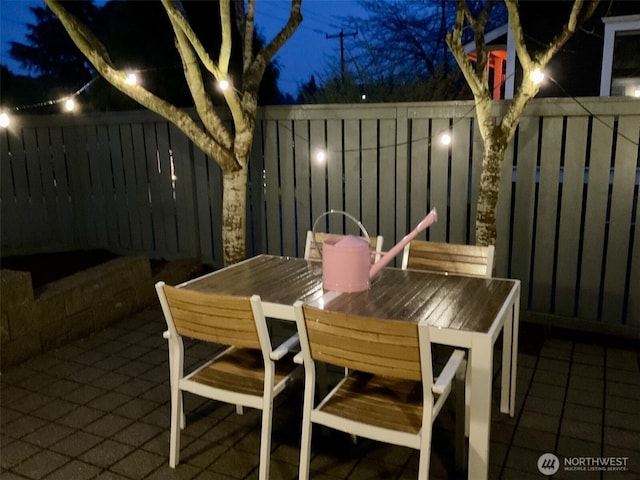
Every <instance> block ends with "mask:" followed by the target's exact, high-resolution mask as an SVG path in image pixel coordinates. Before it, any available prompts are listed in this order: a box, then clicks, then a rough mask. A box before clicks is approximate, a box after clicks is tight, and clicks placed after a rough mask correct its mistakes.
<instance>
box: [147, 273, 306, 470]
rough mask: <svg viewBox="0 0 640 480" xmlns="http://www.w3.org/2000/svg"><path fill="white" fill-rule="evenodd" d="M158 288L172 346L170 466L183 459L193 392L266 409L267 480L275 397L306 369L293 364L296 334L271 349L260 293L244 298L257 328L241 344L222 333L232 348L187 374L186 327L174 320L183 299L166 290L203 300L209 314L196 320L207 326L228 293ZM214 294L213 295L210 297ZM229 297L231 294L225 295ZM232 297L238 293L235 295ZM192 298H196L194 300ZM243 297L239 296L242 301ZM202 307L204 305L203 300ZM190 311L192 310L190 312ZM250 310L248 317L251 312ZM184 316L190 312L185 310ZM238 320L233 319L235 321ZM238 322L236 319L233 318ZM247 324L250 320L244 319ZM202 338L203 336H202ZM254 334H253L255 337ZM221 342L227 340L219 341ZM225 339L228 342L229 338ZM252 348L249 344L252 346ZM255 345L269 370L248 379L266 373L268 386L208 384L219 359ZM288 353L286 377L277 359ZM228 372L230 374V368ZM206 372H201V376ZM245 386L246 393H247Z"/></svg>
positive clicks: (263, 457) (263, 449) (263, 460)
mask: <svg viewBox="0 0 640 480" xmlns="http://www.w3.org/2000/svg"><path fill="white" fill-rule="evenodd" d="M156 290H157V292H158V297H159V299H160V304H161V306H162V311H163V313H164V316H165V319H166V322H167V327H168V330H167V331H166V332H164V337H165V338H166V339H167V340H168V344H169V375H170V387H171V437H170V449H169V450H170V451H169V465H170V467H171V468H175V467H176V466H177V465H178V463H179V457H180V429H184V428H185V424H186V422H185V414H184V409H183V408H184V407H183V398H182V397H183V395H182V392H191V393H193V394H196V395H199V396H202V397H206V398H210V399H213V400H218V401H221V402H226V403H231V404H235V405H236V410H237V412H238V413H242V407H243V406H246V407H251V408H256V409H259V410H262V429H261V431H262V433H261V438H260V466H259V478H260V480H268V478H269V464H270V452H271V426H272V411H273V401H274V398H275V397H276V396H277V395H278V394H280V393H281V392H282V391H284V389H285V387H286V386H287V385H289V384H290V383H291V382H292V381H293V380H294V379H295V378H296V377H297V376H298V374H301V373H302V369H301V368H299V366H297V365H294V364H293V361H292V355H288V356H287V354H288V353H289V352H290V350H292V349H294V348H296V347H297V345H298V337H297V334H296V335H295V336H294V337H292V338H290V339H288V340H287V341H286V342H284V343H283V344H282V345H281V346H279V347H278V348H276V349H275V350H273V349H272V347H271V340H270V338H269V332H268V329H267V323H266V319H265V316H264V313H263V310H262V303H261V300H260V297H259V296H257V295H254V296H252V297H251V299H250V300H249V299H240V301H242V300H244V302H247V301H250V308H251V312H252V316H253V318H254V320H255V322H254V325H255V327H256V329H255V332H253V333H252V332H251V331H245V332H244V333H241V334H239V336H238V339H237V340H238V342H237V343H235V345H238V344H239V347H236V346H233V345H234V343H232V342H233V338H232V333H229V332H225V333H222V334H221V335H220V338H223V337H225V336H226V337H227V338H229V343H230V344H231V345H232V346H229V347H228V348H226V349H224V351H222V353H220V354H218V355H216V356H215V357H214V358H212V359H210V360H208V361H207V362H206V363H204V364H203V365H201V366H200V367H198V368H196V369H195V370H193V371H191V372H190V373H188V374H186V375H185V373H184V345H183V340H182V335H181V334H180V333H179V330H180V331H183V330H184V329H178V328H177V327H176V322H175V321H174V314H175V313H177V312H178V310H177V309H179V308H181V305H179V302H181V301H182V300H176V301H175V304H174V305H177V306H174V305H172V300H169V299H168V297H167V293H168V292H169V293H173V294H174V295H175V294H179V295H184V294H185V293H186V294H187V295H188V296H189V297H190V299H191V298H192V299H193V301H194V302H196V303H198V302H202V304H205V309H204V310H203V312H205V313H202V314H200V313H195V314H194V316H196V317H201V318H199V319H198V320H197V321H198V322H199V325H200V326H202V325H205V328H206V315H207V313H206V309H208V308H210V309H211V310H212V311H213V310H214V309H215V308H216V305H215V302H216V301H217V299H219V298H223V297H224V296H212V295H207V294H204V293H201V292H194V291H186V292H185V290H183V289H179V288H175V287H170V286H167V285H165V283H164V282H158V283H157V284H156ZM207 297H211V299H209V298H207ZM226 298H229V297H226ZM231 298H233V297H231ZM190 299H189V300H188V301H191V300H190ZM237 300H238V299H234V301H237ZM199 305H201V304H200V303H199ZM188 314H189V312H187V314H186V315H187V316H188ZM246 314H247V312H244V313H243V315H245V316H246ZM181 316H182V317H185V313H184V312H183V313H182V314H181ZM231 320H233V319H231ZM228 323H230V324H231V323H233V322H228ZM245 324H246V322H245ZM187 333H192V334H189V335H186V334H185V333H184V332H183V334H184V335H185V336H189V337H191V338H196V339H198V340H203V341H211V340H208V339H207V338H206V337H207V335H200V334H199V333H197V332H195V331H189V330H187ZM245 333H246V336H244V338H240V337H241V336H243V335H244V334H245ZM199 337H200V338H199ZM252 337H253V338H252ZM220 343H222V342H220ZM224 343H226V342H224ZM247 347H248V348H247ZM251 348H258V349H259V350H260V352H261V357H262V361H263V364H264V369H263V370H261V369H259V368H258V369H256V370H255V371H254V370H251V373H253V372H256V373H255V375H252V377H251V378H249V377H246V378H245V379H244V380H245V381H247V382H248V381H250V380H254V379H255V377H256V375H257V376H258V377H259V376H260V375H261V374H262V373H263V374H264V377H263V388H262V391H261V392H260V391H257V389H256V391H249V390H250V389H248V388H247V389H244V388H243V387H242V379H239V385H240V386H241V388H239V389H238V388H235V389H234V388H232V386H231V385H229V386H228V388H221V387H220V386H219V385H218V386H216V385H214V383H213V382H211V383H209V382H203V381H202V380H203V377H204V375H205V374H207V375H211V376H213V375H214V373H208V372H210V371H212V369H213V368H214V367H215V366H216V364H217V362H225V361H227V359H228V358H233V355H237V354H238V353H239V352H240V351H241V350H245V351H248V350H250V349H251ZM285 356H287V359H286V361H287V362H288V363H289V365H288V368H287V369H285V372H286V374H285V375H279V373H278V372H276V368H278V369H279V367H280V362H279V365H278V367H276V361H278V360H281V359H282V362H285V359H284V357H285ZM227 373H228V372H227ZM201 374H202V375H201ZM243 390H245V391H243Z"/></svg>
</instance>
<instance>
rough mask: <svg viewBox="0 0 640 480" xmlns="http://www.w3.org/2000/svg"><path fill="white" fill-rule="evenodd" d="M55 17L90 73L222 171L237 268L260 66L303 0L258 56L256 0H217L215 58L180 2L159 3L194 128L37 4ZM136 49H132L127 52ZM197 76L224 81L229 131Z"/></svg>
mask: <svg viewBox="0 0 640 480" xmlns="http://www.w3.org/2000/svg"><path fill="white" fill-rule="evenodd" d="M44 1H45V3H46V4H47V6H48V7H49V8H50V9H51V11H52V12H53V13H54V14H55V15H56V16H57V17H58V18H59V19H60V21H61V22H62V25H63V26H64V28H65V30H66V31H67V33H68V34H69V36H70V37H71V39H72V40H73V42H74V43H75V45H76V46H77V47H78V48H79V49H80V51H81V52H82V54H83V55H84V56H85V57H86V58H87V59H88V60H89V62H90V63H91V64H92V65H93V67H94V68H95V69H96V71H97V72H98V73H99V74H100V75H101V76H102V77H104V78H105V79H106V80H107V81H108V82H109V83H110V84H112V85H113V86H114V87H115V88H117V89H118V90H120V91H122V92H123V93H125V94H126V95H128V96H129V97H131V98H133V99H134V100H135V101H137V102H138V103H139V104H140V105H142V106H143V107H145V108H147V109H149V110H151V111H153V112H155V113H157V114H159V115H161V116H162V117H164V118H165V119H167V120H168V121H170V122H171V123H173V124H174V125H176V126H177V127H178V128H179V129H180V130H181V131H182V132H183V133H184V134H185V135H186V136H187V137H188V138H189V139H190V140H191V141H192V142H193V143H194V144H195V145H196V146H197V147H198V148H199V149H200V150H202V151H203V152H204V153H205V154H206V155H207V156H209V158H211V159H213V160H214V161H215V162H216V163H217V164H218V165H219V166H220V169H221V171H222V181H223V201H222V242H223V252H224V263H225V265H229V264H232V263H236V262H238V261H240V260H242V259H244V258H245V256H246V211H247V204H246V197H247V174H248V162H249V155H250V153H251V145H252V143H253V135H254V130H255V117H256V111H257V108H258V89H259V87H260V82H261V80H262V77H263V75H264V72H265V70H266V68H267V65H268V64H269V62H270V61H271V59H272V58H273V57H274V55H275V54H276V53H277V52H278V50H279V49H280V48H281V47H282V45H284V44H285V43H286V42H287V40H288V39H289V38H291V36H292V35H293V34H294V32H295V31H296V29H297V28H298V26H299V25H300V22H301V21H302V15H301V13H300V7H301V3H302V0H291V8H290V12H289V18H288V20H287V22H286V23H285V24H284V25H283V26H282V28H281V29H280V31H279V32H278V34H277V35H276V36H275V37H274V38H273V39H272V40H271V41H270V42H269V43H267V44H266V46H264V47H263V48H261V49H259V50H258V51H256V52H254V51H253V40H254V18H255V0H248V5H247V9H246V11H245V6H244V1H234V2H233V7H234V11H233V12H232V2H231V0H220V2H219V4H220V20H221V34H222V41H221V47H220V51H219V52H218V54H217V57H216V58H214V57H212V56H211V55H210V54H209V52H207V51H206V49H205V48H204V46H203V44H202V42H201V41H200V40H199V39H198V37H197V35H196V34H195V32H194V31H193V29H192V28H191V25H190V24H189V20H188V18H187V16H186V14H185V12H184V8H183V7H182V4H181V2H180V0H162V5H163V7H164V9H165V10H166V13H167V15H168V18H169V21H170V23H171V27H172V29H173V33H174V42H175V46H176V49H177V50H178V53H179V54H180V58H181V61H182V68H183V72H184V76H185V79H186V82H187V85H188V88H189V91H190V93H191V96H192V98H193V102H194V105H195V110H196V112H197V115H198V117H199V119H200V122H197V121H196V120H194V119H193V118H192V117H191V116H190V115H189V114H188V113H187V112H186V111H184V110H182V109H180V108H178V107H176V106H174V105H173V104H171V103H169V102H168V101H166V100H164V99H162V98H159V97H158V96H156V95H154V94H153V93H151V92H150V91H148V90H146V89H145V88H144V87H143V86H141V85H137V84H136V85H131V84H130V83H128V82H127V73H126V72H125V71H124V70H119V69H118V68H116V66H115V65H114V64H113V62H112V61H111V59H110V57H109V52H108V51H107V49H106V48H105V46H104V45H103V44H102V43H101V42H100V40H99V39H98V38H97V36H96V35H95V34H94V33H93V32H92V31H91V30H90V29H88V28H87V27H86V26H85V25H83V24H82V22H81V21H80V20H78V19H77V18H76V17H74V16H73V15H72V14H71V13H69V12H68V11H67V10H66V9H65V8H64V7H63V6H62V5H61V4H60V2H58V1H57V0H44ZM232 21H235V23H236V25H237V27H238V30H239V31H240V33H241V35H242V39H243V40H242V41H243V44H242V45H241V46H239V47H240V48H242V51H243V65H242V78H239V79H238V78H236V79H231V78H230V77H229V62H230V58H231V48H232V44H231V43H232V40H231V39H232V28H233V23H232ZM131 47H132V48H135V46H134V45H132V46H131ZM203 72H208V74H210V75H212V76H213V77H214V78H215V80H216V81H218V82H223V81H226V82H228V83H229V84H230V86H229V88H226V89H224V90H223V95H224V100H225V103H226V106H227V107H228V110H229V112H230V114H231V118H232V120H233V127H232V128H228V127H227V126H225V124H224V123H223V122H222V120H221V117H220V116H219V115H218V113H217V112H216V111H215V109H214V105H213V101H212V98H211V97H210V95H209V94H208V93H207V89H206V88H205V77H204V75H203Z"/></svg>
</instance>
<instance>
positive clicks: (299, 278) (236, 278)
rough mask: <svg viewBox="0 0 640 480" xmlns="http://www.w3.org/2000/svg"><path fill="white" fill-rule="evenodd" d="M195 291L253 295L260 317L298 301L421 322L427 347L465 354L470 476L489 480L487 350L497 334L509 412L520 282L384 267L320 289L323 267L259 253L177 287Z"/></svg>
mask: <svg viewBox="0 0 640 480" xmlns="http://www.w3.org/2000/svg"><path fill="white" fill-rule="evenodd" d="M179 287H181V288H188V289H191V290H197V291H201V292H215V293H221V294H227V295H237V296H246V297H249V296H251V295H254V294H256V295H259V296H260V297H261V299H262V302H263V309H264V313H265V316H267V317H272V318H277V319H282V320H291V321H293V320H294V309H293V304H294V303H295V302H296V301H297V300H302V301H303V302H305V303H308V304H313V305H314V306H316V307H321V308H324V309H326V310H332V311H340V312H344V313H350V314H354V315H364V316H371V317H377V318H381V319H390V320H402V321H409V322H426V323H427V324H428V325H430V335H431V341H432V342H434V343H438V344H443V345H450V346H453V347H457V348H466V349H467V350H468V356H469V358H468V362H469V368H468V373H467V385H468V389H467V391H468V395H469V396H468V408H469V413H468V419H469V430H468V433H469V458H468V474H469V478H473V479H477V480H484V479H487V478H488V475H489V438H490V437H489V436H490V431H489V429H490V425H491V391H492V382H493V351H494V346H495V343H496V340H497V339H498V337H499V336H500V334H501V333H502V334H503V341H502V345H503V348H502V376H501V394H500V411H501V412H502V413H507V414H509V415H511V416H513V415H514V412H515V385H516V359H517V346H518V342H517V338H518V322H519V304H520V282H519V281H518V280H513V279H498V278H478V277H469V276H460V275H446V274H442V273H431V272H424V271H417V270H401V269H397V268H389V267H388V268H384V269H382V270H381V272H380V273H379V274H377V275H376V276H375V277H374V278H373V279H372V281H371V285H370V287H369V289H368V290H365V291H362V292H354V293H340V292H332V291H327V290H324V289H323V287H322V264H321V263H320V262H317V261H310V260H304V259H301V258H294V257H279V256H272V255H258V256H256V257H252V258H250V259H247V260H245V261H243V262H240V263H237V264H235V265H233V266H230V267H226V268H223V269H220V270H217V271H215V272H212V273H209V274H207V275H204V276H202V277H199V278H196V279H193V280H190V281H188V282H185V283H183V284H181V285H179Z"/></svg>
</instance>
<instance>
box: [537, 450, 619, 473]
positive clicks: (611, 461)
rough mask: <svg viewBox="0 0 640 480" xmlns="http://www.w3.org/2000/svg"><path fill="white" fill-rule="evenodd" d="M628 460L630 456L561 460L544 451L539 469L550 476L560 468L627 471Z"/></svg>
mask: <svg viewBox="0 0 640 480" xmlns="http://www.w3.org/2000/svg"><path fill="white" fill-rule="evenodd" d="M628 461H629V457H564V458H563V459H562V460H560V459H559V458H558V457H557V456H555V455H554V454H553V453H543V454H542V455H540V458H538V470H539V471H540V473H542V474H543V475H546V476H548V477H549V476H551V475H554V474H555V473H557V472H558V470H560V468H562V470H564V471H568V472H626V471H627V470H628V467H627V464H628Z"/></svg>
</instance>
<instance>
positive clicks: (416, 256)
mask: <svg viewBox="0 0 640 480" xmlns="http://www.w3.org/2000/svg"><path fill="white" fill-rule="evenodd" d="M493 252H494V247H492V246H490V247H486V246H480V245H463V244H454V243H444V242H430V241H424V240H412V241H411V242H410V243H409V245H407V247H406V248H405V252H404V258H403V267H404V268H411V269H417V270H430V271H433V272H448V273H453V274H463V275H475V276H480V277H490V276H491V273H492V270H493Z"/></svg>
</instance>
